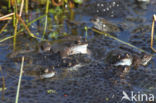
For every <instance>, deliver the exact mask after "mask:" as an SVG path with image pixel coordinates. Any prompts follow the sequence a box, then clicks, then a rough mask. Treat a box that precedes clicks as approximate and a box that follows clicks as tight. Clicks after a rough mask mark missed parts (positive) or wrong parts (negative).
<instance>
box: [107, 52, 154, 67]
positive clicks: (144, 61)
mask: <svg viewBox="0 0 156 103" xmlns="http://www.w3.org/2000/svg"><path fill="white" fill-rule="evenodd" d="M152 57H153V56H152V55H151V54H149V53H140V54H137V53H136V54H134V53H129V52H127V51H122V50H112V51H110V52H109V53H108V57H107V61H108V62H109V63H110V64H111V65H113V66H115V67H118V66H129V67H131V66H134V67H138V66H147V65H148V63H149V62H150V61H151V59H152ZM108 58H109V59H108Z"/></svg>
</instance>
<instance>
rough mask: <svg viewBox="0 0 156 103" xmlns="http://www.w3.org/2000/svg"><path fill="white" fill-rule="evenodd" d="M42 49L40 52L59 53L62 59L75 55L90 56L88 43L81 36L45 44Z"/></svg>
mask: <svg viewBox="0 0 156 103" xmlns="http://www.w3.org/2000/svg"><path fill="white" fill-rule="evenodd" d="M40 47H41V48H40V52H48V51H51V52H52V53H58V52H59V53H60V55H61V57H62V58H66V57H68V56H70V55H74V54H90V51H89V50H88V43H87V41H86V40H83V39H82V37H81V36H68V37H65V38H63V39H60V40H58V41H55V42H44V43H42V45H40Z"/></svg>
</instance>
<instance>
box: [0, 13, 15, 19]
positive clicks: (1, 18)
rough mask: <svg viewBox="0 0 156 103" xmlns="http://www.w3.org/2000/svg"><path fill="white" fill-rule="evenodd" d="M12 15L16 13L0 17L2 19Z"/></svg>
mask: <svg viewBox="0 0 156 103" xmlns="http://www.w3.org/2000/svg"><path fill="white" fill-rule="evenodd" d="M12 15H14V13H10V14H7V15H4V16H2V17H0V20H4V19H5V18H7V17H10V16H12Z"/></svg>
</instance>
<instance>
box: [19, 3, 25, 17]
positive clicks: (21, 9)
mask: <svg viewBox="0 0 156 103" xmlns="http://www.w3.org/2000/svg"><path fill="white" fill-rule="evenodd" d="M23 6H24V0H22V2H21V8H20V13H19V16H22V11H23Z"/></svg>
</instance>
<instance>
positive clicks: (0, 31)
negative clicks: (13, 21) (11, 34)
mask: <svg viewBox="0 0 156 103" xmlns="http://www.w3.org/2000/svg"><path fill="white" fill-rule="evenodd" d="M9 22H10V20H9V21H8V22H7V23H6V24H5V25H4V26H3V27H2V29H1V30H0V34H1V33H2V32H3V30H4V29H5V28H6V27H7V26H8V24H9Z"/></svg>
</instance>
